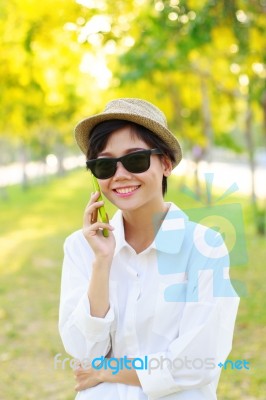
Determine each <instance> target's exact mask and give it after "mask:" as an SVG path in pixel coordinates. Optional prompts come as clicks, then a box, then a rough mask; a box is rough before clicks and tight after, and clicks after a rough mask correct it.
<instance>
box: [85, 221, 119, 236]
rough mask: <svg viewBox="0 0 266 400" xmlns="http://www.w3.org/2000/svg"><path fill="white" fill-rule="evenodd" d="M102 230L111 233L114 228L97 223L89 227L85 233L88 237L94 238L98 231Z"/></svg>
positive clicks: (103, 223)
mask: <svg viewBox="0 0 266 400" xmlns="http://www.w3.org/2000/svg"><path fill="white" fill-rule="evenodd" d="M103 229H107V230H108V231H113V230H114V229H115V228H114V227H113V226H112V225H110V224H107V223H105V222H100V221H99V222H96V223H94V224H92V225H90V226H89V227H88V228H87V229H86V233H87V234H88V235H90V236H95V235H97V233H98V232H99V231H102V230H103Z"/></svg>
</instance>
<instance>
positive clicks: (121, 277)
mask: <svg viewBox="0 0 266 400" xmlns="http://www.w3.org/2000/svg"><path fill="white" fill-rule="evenodd" d="M75 133H76V140H77V143H78V145H79V147H80V148H81V150H82V151H83V152H84V153H85V154H86V157H87V168H88V169H90V170H91V172H92V173H93V174H94V175H95V176H96V178H97V179H98V181H99V185H100V187H101V190H102V192H103V194H104V195H105V196H106V198H107V199H108V200H110V201H111V202H112V203H113V204H114V205H115V206H116V207H117V209H118V211H117V212H116V214H115V215H114V217H113V218H112V220H111V221H110V223H103V222H101V221H98V220H97V210H98V209H99V208H100V207H101V206H102V205H103V202H102V201H98V197H99V195H100V193H99V192H96V193H92V196H91V198H90V201H89V203H88V205H87V207H86V209H85V213H84V220H83V228H82V229H81V230H79V231H77V232H74V233H73V234H72V235H70V236H69V237H68V238H67V239H66V242H65V247H64V249H65V257H64V265H63V272H62V286H61V300H60V319H59V329H60V334H61V337H62V341H63V343H64V346H65V349H66V351H67V352H68V353H69V354H70V355H71V356H72V357H75V358H76V359H77V360H79V362H78V363H79V365H80V366H79V368H77V369H76V370H75V375H76V380H77V385H76V390H77V391H78V394H77V397H76V399H84V400H85V399H86V400H90V399H93V400H98V399H105V400H120V399H121V400H147V399H169V400H170V399H171V400H173V399H179V400H185V399H190V400H200V399H204V400H206V399H207V400H211V399H216V388H217V384H218V380H219V376H220V372H221V369H220V368H219V367H218V363H219V362H223V361H225V359H226V358H227V356H228V354H229V352H230V350H231V343H232V337H233V330H234V323H235V317H236V313H237V308H238V303H239V299H238V297H237V295H236V293H235V292H234V290H233V288H232V286H231V284H230V280H229V279H225V278H224V272H225V271H226V270H227V268H228V266H229V256H228V252H227V250H226V247H225V245H224V243H223V240H222V238H221V236H220V235H219V234H217V232H215V231H212V230H210V229H209V230H208V246H205V245H204V243H205V242H204V238H205V234H206V228H205V227H202V226H201V225H199V224H196V223H194V222H192V221H189V219H188V217H187V215H186V214H185V213H184V212H183V211H181V210H180V209H179V208H178V207H177V206H176V205H175V204H173V203H171V202H168V203H167V202H165V201H164V194H165V192H166V190H167V177H168V176H169V175H170V174H171V171H172V168H173V167H174V166H176V165H177V164H178V163H179V162H180V160H181V148H180V145H179V142H178V141H177V139H176V138H175V136H174V135H173V134H172V133H171V132H170V131H169V130H168V128H167V123H166V120H165V116H164V114H163V113H162V112H161V111H160V110H159V109H158V108H157V107H155V106H154V105H152V104H151V103H149V102H147V101H144V100H140V99H118V100H113V101H112V102H110V103H109V104H108V105H107V106H106V108H105V110H104V111H103V112H102V113H100V114H97V115H94V116H92V117H89V118H87V119H85V120H83V121H81V122H80V123H79V124H78V125H77V127H76V129H75ZM103 229H107V230H108V231H109V235H108V237H104V236H103V234H102V230H103ZM206 249H207V250H206ZM206 251H207V253H206ZM210 271H211V272H212V273H211V274H210ZM214 283H215V285H214ZM102 357H106V358H110V357H112V359H113V361H115V360H121V359H123V358H125V357H126V358H127V359H129V360H131V361H132V363H133V364H134V360H135V361H136V360H138V361H141V360H143V363H139V364H137V363H135V364H134V368H130V367H128V368H127V367H123V368H120V369H119V371H116V373H114V371H113V369H112V368H106V367H105V368H103V366H102V368H101V365H97V366H96V364H95V362H94V361H93V360H95V359H96V358H98V359H101V358H102ZM84 360H87V361H89V366H88V364H86V368H85V367H84ZM144 360H145V362H146V361H147V360H148V365H149V368H145V367H144ZM133 364H132V365H133ZM105 365H107V364H106V363H105ZM110 365H111V364H110ZM127 366H128V364H127Z"/></svg>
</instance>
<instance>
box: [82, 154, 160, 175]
mask: <svg viewBox="0 0 266 400" xmlns="http://www.w3.org/2000/svg"><path fill="white" fill-rule="evenodd" d="M154 150H157V149H154ZM151 152H153V150H143V151H137V152H135V153H131V154H127V155H126V156H123V157H119V158H104V157H103V158H97V160H92V161H88V162H87V167H88V168H89V169H90V170H91V171H92V173H93V175H94V176H96V178H98V179H108V178H111V177H112V176H114V174H115V172H116V166H117V162H118V161H120V162H121V163H122V164H123V166H124V168H126V169H127V170H128V171H129V172H132V173H135V174H139V173H141V172H145V171H147V170H148V169H149V168H150V156H151ZM156 154H159V153H156Z"/></svg>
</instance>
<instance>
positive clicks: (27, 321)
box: [0, 171, 266, 400]
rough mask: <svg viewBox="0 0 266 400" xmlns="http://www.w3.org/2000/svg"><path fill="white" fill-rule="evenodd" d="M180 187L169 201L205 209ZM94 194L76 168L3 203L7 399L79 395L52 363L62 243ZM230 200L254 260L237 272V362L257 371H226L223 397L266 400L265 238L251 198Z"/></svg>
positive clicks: (173, 186)
mask: <svg viewBox="0 0 266 400" xmlns="http://www.w3.org/2000/svg"><path fill="white" fill-rule="evenodd" d="M180 185H181V181H180V179H177V178H172V181H171V183H170V186H169V192H168V195H167V199H171V200H173V201H174V202H175V203H177V204H178V205H179V206H180V207H181V208H184V209H188V208H193V207H202V204H200V203H198V202H197V201H195V200H193V199H191V198H189V197H188V196H186V195H185V194H182V192H181V190H180ZM90 191H91V186H90V182H89V177H88V175H87V174H86V173H84V171H74V172H71V173H69V174H67V175H65V176H64V177H61V178H50V180H49V181H47V183H46V184H44V185H35V186H33V187H31V188H30V189H28V190H27V191H25V192H22V191H21V189H20V188H19V187H16V186H14V187H11V188H9V190H8V194H9V200H8V201H0V248H1V261H0V279H1V280H0V326H1V330H0V364H1V369H0V382H1V392H0V399H5V400H13V399H20V400H28V399H36V398H38V399H43V400H49V399H51V400H55V399H56V400H61V399H62V400H70V399H73V398H74V390H73V388H74V384H75V382H74V379H73V376H72V372H71V370H70V368H69V367H68V368H66V369H65V370H61V369H58V370H55V369H54V364H53V358H54V356H55V354H57V353H63V356H62V358H63V357H64V356H67V355H66V354H65V352H64V349H63V346H62V344H61V341H60V338H59V334H58V328H57V320H58V303H59V291H60V276H61V265H62V257H63V252H62V246H63V242H64V239H65V237H66V236H67V235H68V234H70V233H71V232H73V231H74V230H76V229H79V228H80V227H81V224H82V217H83V210H84V208H85V206H86V204H87V201H88V199H89V195H90ZM231 197H232V198H229V199H228V200H227V201H225V202H224V204H225V203H226V202H227V203H229V202H232V201H233V202H239V203H241V205H242V207H243V210H244V219H245V230H246V239H247V246H248V255H249V261H248V265H246V266H239V267H236V268H233V269H232V275H233V278H235V279H238V280H241V281H242V282H245V284H246V287H247V290H248V295H247V296H246V297H243V298H242V299H241V304H240V308H239V313H238V318H237V324H236V330H235V336H234V347H233V351H232V353H231V355H230V358H231V359H233V360H236V359H247V360H248V361H249V362H250V363H251V370H249V371H247V370H240V371H238V370H231V371H230V370H227V371H223V373H222V376H221V380H220V385H219V392H218V393H219V399H220V400H229V399H230V400H239V399H246V400H252V399H264V397H265V395H264V393H265V392H266V384H265V367H264V363H265V348H266V328H265V320H266V317H265V314H266V313H265V298H266V287H265V283H264V277H265V272H264V265H265V260H266V246H265V238H261V237H258V236H257V235H256V234H255V230H254V227H253V224H252V215H251V211H250V209H249V207H248V201H247V199H245V198H240V197H237V196H231ZM232 199H233V200H232ZM107 208H108V210H110V211H109V213H110V215H112V213H113V211H114V209H113V208H111V206H110V204H109V205H107ZM206 345H207V344H206ZM114 400H115V399H114Z"/></svg>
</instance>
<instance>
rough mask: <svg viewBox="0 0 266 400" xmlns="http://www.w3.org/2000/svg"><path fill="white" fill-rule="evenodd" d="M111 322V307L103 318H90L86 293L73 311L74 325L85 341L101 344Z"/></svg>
mask: <svg viewBox="0 0 266 400" xmlns="http://www.w3.org/2000/svg"><path fill="white" fill-rule="evenodd" d="M113 321H114V310H113V308H112V307H111V306H110V309H109V310H108V312H107V314H106V316H105V317H104V318H98V317H92V316H91V314H90V302H89V299H88V295H87V293H85V294H84V296H82V298H81V299H80V301H79V303H78V305H77V308H76V310H75V311H74V321H73V322H74V324H75V325H76V326H77V328H78V329H79V330H80V331H81V333H82V334H83V335H84V336H85V337H86V338H87V339H89V340H90V339H92V340H94V341H95V342H102V341H103V340H106V339H107V338H108V336H109V334H110V328H111V324H112V323H113Z"/></svg>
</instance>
